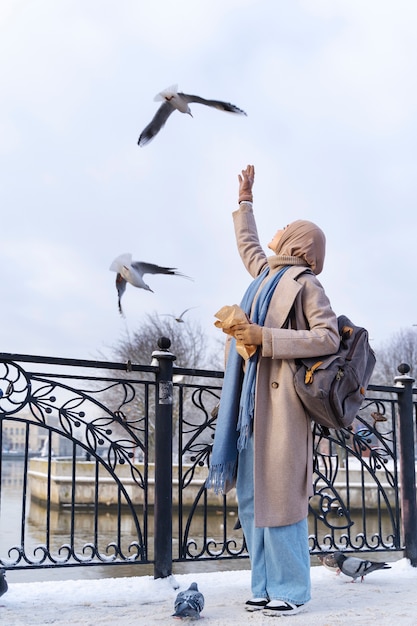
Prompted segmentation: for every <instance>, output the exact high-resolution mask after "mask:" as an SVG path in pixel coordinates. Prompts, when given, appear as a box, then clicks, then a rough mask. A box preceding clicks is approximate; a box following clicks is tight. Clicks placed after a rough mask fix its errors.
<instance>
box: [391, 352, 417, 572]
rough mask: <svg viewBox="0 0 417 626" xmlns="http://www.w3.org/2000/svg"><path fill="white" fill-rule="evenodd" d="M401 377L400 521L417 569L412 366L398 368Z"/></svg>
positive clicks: (407, 553) (406, 553)
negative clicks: (410, 372)
mask: <svg viewBox="0 0 417 626" xmlns="http://www.w3.org/2000/svg"><path fill="white" fill-rule="evenodd" d="M398 371H399V372H400V374H401V376H396V377H395V378H394V381H395V383H396V385H397V386H401V387H403V389H402V391H401V392H400V391H399V392H398V407H399V435H400V437H399V441H400V476H401V488H400V502H401V519H402V527H403V535H404V545H405V551H404V556H405V557H406V558H407V559H410V562H411V565H412V566H413V567H417V505H416V471H415V467H416V465H415V451H414V419H413V383H414V380H415V379H414V378H412V377H411V376H409V375H408V372H409V371H410V366H409V365H407V364H406V363H401V365H399V366H398Z"/></svg>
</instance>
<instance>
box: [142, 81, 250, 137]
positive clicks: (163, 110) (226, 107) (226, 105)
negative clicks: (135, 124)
mask: <svg viewBox="0 0 417 626" xmlns="http://www.w3.org/2000/svg"><path fill="white" fill-rule="evenodd" d="M154 100H156V101H158V100H162V101H163V103H162V104H161V106H160V107H159V109H158V110H157V112H156V113H155V115H154V117H153V119H152V121H151V122H150V123H149V124H148V125H147V126H146V128H145V129H144V130H143V131H142V133H141V134H140V137H139V139H138V145H139V146H145V145H146V144H147V143H149V142H150V141H151V139H153V138H154V137H155V135H157V134H158V133H159V131H160V130H161V128H162V127H163V126H164V124H165V122H166V121H167V119H168V118H169V116H170V115H171V113H173V112H174V111H175V110H177V111H180V112H181V113H187V114H188V115H191V117H192V113H191V110H190V107H189V106H188V104H189V103H190V102H197V103H198V104H205V105H207V106H209V107H214V108H215V109H220V110H221V111H228V112H229V113H238V114H240V115H246V113H245V111H242V109H239V108H238V107H237V106H235V105H234V104H230V102H222V101H221V100H206V99H205V98H200V96H191V95H189V94H187V93H180V92H178V87H177V85H172V87H168V88H167V89H164V91H161V93H158V94H157V95H156V96H155V98H154Z"/></svg>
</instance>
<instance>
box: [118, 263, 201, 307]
mask: <svg viewBox="0 0 417 626" xmlns="http://www.w3.org/2000/svg"><path fill="white" fill-rule="evenodd" d="M109 269H110V271H112V272H116V273H117V276H116V289H117V294H118V296H119V311H120V313H121V315H123V310H122V305H121V298H122V295H123V294H124V292H125V290H126V283H130V284H131V285H133V286H134V287H139V289H145V290H146V291H152V289H151V288H150V287H149V285H147V284H146V283H145V281H144V280H143V275H144V274H168V275H169V276H182V277H183V278H188V280H192V278H190V277H189V276H186V275H185V274H181V272H178V271H177V268H175V267H161V266H160V265H154V264H153V263H144V262H143V261H132V255H131V254H130V253H128V252H126V253H124V254H120V255H119V256H118V257H116V258H115V259H114V261H113V263H112V264H111V265H110V268H109ZM152 293H153V291H152Z"/></svg>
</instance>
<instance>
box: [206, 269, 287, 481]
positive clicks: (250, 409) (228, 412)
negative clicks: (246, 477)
mask: <svg viewBox="0 0 417 626" xmlns="http://www.w3.org/2000/svg"><path fill="white" fill-rule="evenodd" d="M288 267H289V266H286V267H284V268H282V269H281V270H280V271H279V272H277V273H276V274H274V276H272V278H271V279H270V280H268V282H267V283H265V285H264V286H263V287H262V290H261V291H260V293H259V296H258V297H257V299H256V302H255V306H254V309H253V312H252V322H254V323H255V324H259V325H260V326H263V325H264V323H265V318H266V314H267V312H268V307H269V303H270V301H271V297H272V294H273V293H274V291H275V288H276V286H277V284H278V282H279V280H280V278H281V276H282V275H283V274H284V272H285V271H286V270H287V269H288ZM268 272H269V267H268V268H266V270H264V271H263V272H262V274H260V275H259V276H258V277H257V278H255V280H253V281H252V283H251V284H250V285H249V287H248V289H247V290H246V292H245V294H244V296H243V298H242V302H241V303H240V306H241V308H242V309H243V310H244V311H245V313H246V314H247V315H249V314H250V312H251V308H252V303H253V300H254V297H255V295H256V293H257V291H258V289H259V287H260V285H261V283H262V281H263V280H264V279H265V278H266V276H267V275H268ZM258 358H259V348H258V350H257V351H256V352H255V354H254V355H253V356H251V358H250V359H248V361H247V362H246V368H245V373H244V374H243V367H242V361H243V359H242V357H241V356H240V355H239V353H238V352H237V350H236V340H235V339H234V338H233V339H232V340H231V345H230V351H229V355H228V359H227V364H226V370H225V373H224V380H223V388H222V394H221V399H220V406H219V412H218V415H217V424H216V434H215V438H214V444H213V451H212V455H211V463H210V470H209V475H208V478H207V481H206V487H207V488H212V489H214V491H215V493H222V492H224V490H225V486H226V483H227V482H231V481H232V480H233V478H234V475H235V471H236V464H237V457H238V451H240V450H243V449H244V448H246V446H247V442H248V437H249V435H250V432H251V428H252V419H253V413H254V408H255V388H256V371H257V365H258ZM242 379H243V380H242Z"/></svg>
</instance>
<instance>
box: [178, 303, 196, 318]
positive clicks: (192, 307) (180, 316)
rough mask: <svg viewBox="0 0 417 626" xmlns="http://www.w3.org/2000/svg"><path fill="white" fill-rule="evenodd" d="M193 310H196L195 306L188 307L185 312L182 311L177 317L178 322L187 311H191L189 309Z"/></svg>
mask: <svg viewBox="0 0 417 626" xmlns="http://www.w3.org/2000/svg"><path fill="white" fill-rule="evenodd" d="M195 308H196V307H195V306H190V307H189V308H188V309H185V311H183V312H182V313H181V315H179V316H178V319H179V320H180V319H181V318H182V317H183V315H185V314H186V313H187V311H191V309H195Z"/></svg>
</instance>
